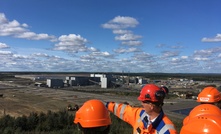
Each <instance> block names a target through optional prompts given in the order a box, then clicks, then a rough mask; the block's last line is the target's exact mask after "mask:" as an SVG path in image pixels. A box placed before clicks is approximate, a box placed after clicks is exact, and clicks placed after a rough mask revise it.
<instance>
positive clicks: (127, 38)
mask: <svg viewBox="0 0 221 134" xmlns="http://www.w3.org/2000/svg"><path fill="white" fill-rule="evenodd" d="M139 38H142V36H140V35H134V34H124V35H120V36H116V37H115V40H120V41H130V40H137V39H139Z"/></svg>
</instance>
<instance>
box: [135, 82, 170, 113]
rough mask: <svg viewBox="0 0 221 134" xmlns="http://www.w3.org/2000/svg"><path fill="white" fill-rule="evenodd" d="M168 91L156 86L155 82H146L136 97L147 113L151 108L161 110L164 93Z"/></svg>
mask: <svg viewBox="0 0 221 134" xmlns="http://www.w3.org/2000/svg"><path fill="white" fill-rule="evenodd" d="M167 92H168V89H167V91H166V90H165V88H163V87H161V88H160V87H158V86H157V85H155V84H146V85H145V86H143V88H142V89H141V92H140V96H139V97H138V98H137V99H138V100H139V101H141V102H142V105H143V107H144V109H145V111H146V112H147V113H149V111H152V110H153V109H157V110H158V111H160V110H161V108H162V106H163V101H164V98H165V95H166V93H167Z"/></svg>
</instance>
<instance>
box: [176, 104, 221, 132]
mask: <svg viewBox="0 0 221 134" xmlns="http://www.w3.org/2000/svg"><path fill="white" fill-rule="evenodd" d="M220 123H221V110H220V109H219V108H218V107H216V106H214V105H211V104H202V105H198V106H196V107H195V108H194V109H193V110H191V112H190V114H189V115H188V116H187V117H186V118H185V119H184V120H183V126H182V128H181V131H180V134H218V133H220V131H221V126H220Z"/></svg>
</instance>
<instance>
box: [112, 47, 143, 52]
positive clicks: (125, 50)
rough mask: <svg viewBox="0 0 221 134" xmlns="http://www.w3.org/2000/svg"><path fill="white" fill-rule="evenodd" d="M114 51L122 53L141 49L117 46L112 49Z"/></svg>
mask: <svg viewBox="0 0 221 134" xmlns="http://www.w3.org/2000/svg"><path fill="white" fill-rule="evenodd" d="M113 51H114V52H115V53H118V54H123V53H131V52H140V51H141V50H140V49H138V48H135V47H132V48H128V49H126V48H118V49H114V50H113Z"/></svg>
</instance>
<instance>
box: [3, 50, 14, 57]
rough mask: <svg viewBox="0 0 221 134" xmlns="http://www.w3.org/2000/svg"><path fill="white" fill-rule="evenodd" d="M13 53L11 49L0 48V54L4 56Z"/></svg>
mask: <svg viewBox="0 0 221 134" xmlns="http://www.w3.org/2000/svg"><path fill="white" fill-rule="evenodd" d="M12 54H13V53H12V52H11V51H1V50H0V55H5V56H7V55H12Z"/></svg>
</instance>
